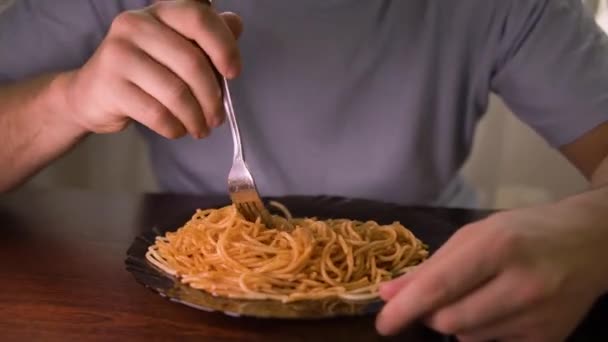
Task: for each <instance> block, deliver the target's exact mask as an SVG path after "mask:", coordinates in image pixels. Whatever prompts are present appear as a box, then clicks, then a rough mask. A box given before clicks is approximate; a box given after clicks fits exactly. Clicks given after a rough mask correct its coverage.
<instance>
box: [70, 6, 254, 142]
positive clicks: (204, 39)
mask: <svg viewBox="0 0 608 342" xmlns="http://www.w3.org/2000/svg"><path fill="white" fill-rule="evenodd" d="M241 30H242V25H241V21H240V19H239V17H237V16H236V15H235V14H232V13H223V14H217V13H216V12H215V11H214V10H213V9H212V8H210V7H209V6H208V5H207V4H205V3H203V2H198V1H192V0H178V1H160V2H157V3H155V4H154V5H153V6H150V7H148V8H145V9H143V10H139V11H130V12H124V13H122V14H120V15H119V16H118V17H117V18H116V19H115V20H114V22H113V24H112V26H111V28H110V31H109V33H108V35H107V37H106V38H105V40H104V41H103V43H102V44H101V45H100V47H99V49H98V50H97V52H96V53H95V54H94V56H93V57H92V58H91V59H90V60H89V61H88V62H87V63H86V64H85V65H84V67H82V68H81V69H79V70H77V71H74V72H71V73H68V74H65V75H63V79H62V80H61V82H62V83H63V84H64V85H65V89H66V92H65V95H66V103H67V104H68V105H67V108H68V110H69V112H70V115H71V117H72V118H73V120H74V121H75V122H76V123H77V124H78V125H80V126H81V127H82V128H83V129H85V130H86V131H88V132H94V133H111V132H117V131H120V130H122V129H124V128H125V127H126V126H127V125H128V123H129V122H130V121H131V119H133V120H135V121H138V122H140V123H142V124H143V125H145V126H147V127H148V128H150V129H152V130H153V131H156V132H157V133H158V134H160V135H162V136H164V137H167V138H178V137H181V136H183V135H184V134H186V133H189V134H190V135H192V136H193V137H196V138H201V137H204V136H206V135H207V134H208V133H209V130H210V128H213V127H217V126H219V125H220V124H221V123H222V121H223V119H224V111H223V107H222V101H221V98H222V92H221V88H220V86H219V83H218V80H217V76H216V71H215V70H217V71H218V72H219V73H220V74H221V75H223V76H225V77H227V78H233V77H235V76H237V75H238V73H239V72H240V69H241V60H240V54H239V49H238V47H237V42H236V38H237V37H238V35H239V34H240V32H241Z"/></svg>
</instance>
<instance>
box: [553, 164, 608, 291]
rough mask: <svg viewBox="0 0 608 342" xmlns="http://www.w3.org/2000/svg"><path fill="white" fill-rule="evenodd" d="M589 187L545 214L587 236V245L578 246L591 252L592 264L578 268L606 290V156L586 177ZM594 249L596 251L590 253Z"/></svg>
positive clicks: (607, 191) (607, 289)
mask: <svg viewBox="0 0 608 342" xmlns="http://www.w3.org/2000/svg"><path fill="white" fill-rule="evenodd" d="M590 181H591V189H589V190H587V191H585V192H582V193H579V194H577V195H574V196H571V197H568V198H565V199H563V200H561V201H559V202H557V203H555V204H553V205H551V206H552V207H553V209H554V210H553V211H552V212H551V214H550V215H549V216H553V219H554V220H558V221H562V222H568V223H569V224H570V225H572V226H573V227H578V228H579V229H577V230H576V232H575V233H576V234H585V235H587V239H586V241H589V245H586V246H580V248H585V249H588V250H589V251H591V254H592V255H595V265H596V266H595V267H596V269H594V270H592V269H589V270H582V271H583V272H588V273H590V274H595V275H597V283H599V284H600V289H599V291H600V292H602V293H608V264H606V262H605V260H608V248H606V246H607V245H608V224H607V223H608V158H605V159H604V160H603V161H602V162H601V163H600V165H599V166H598V167H597V168H596V170H595V172H594V173H593V176H592V177H590ZM593 251H596V252H593Z"/></svg>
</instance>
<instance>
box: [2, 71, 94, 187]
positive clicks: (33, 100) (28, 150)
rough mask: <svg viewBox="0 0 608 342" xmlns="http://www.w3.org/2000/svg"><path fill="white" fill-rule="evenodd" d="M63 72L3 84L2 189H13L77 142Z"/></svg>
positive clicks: (81, 132) (80, 133)
mask: <svg viewBox="0 0 608 342" xmlns="http://www.w3.org/2000/svg"><path fill="white" fill-rule="evenodd" d="M64 79H65V75H64V74H57V75H50V76H43V77H40V78H37V79H34V80H31V81H26V82H21V83H18V84H13V85H6V86H0V165H1V167H0V192H3V191H7V190H10V189H12V188H15V187H16V186H18V185H20V184H21V183H23V182H24V181H25V180H27V179H28V178H29V177H30V176H32V175H33V174H35V173H36V172H38V171H39V170H40V169H42V168H43V167H45V166H46V165H48V164H49V163H50V162H51V161H53V160H54V159H56V158H57V157H59V156H61V155H62V154H63V153H65V152H66V151H68V150H69V149H70V148H71V147H72V146H73V145H74V144H76V143H77V142H78V141H79V140H80V139H81V138H82V137H84V135H85V134H86V132H85V130H84V129H82V128H80V127H79V126H78V125H77V124H76V123H74V122H73V121H72V120H71V119H70V115H69V113H68V110H67V103H66V96H65V91H64V89H65V86H64V83H65V81H64Z"/></svg>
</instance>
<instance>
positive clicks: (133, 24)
mask: <svg viewBox="0 0 608 342" xmlns="http://www.w3.org/2000/svg"><path fill="white" fill-rule="evenodd" d="M141 19H142V17H141V14H140V13H139V12H137V11H125V12H122V13H121V14H119V15H117V16H116V18H114V21H112V25H111V28H110V31H111V32H116V33H130V32H132V30H134V29H136V28H137V27H139V25H140V23H141Z"/></svg>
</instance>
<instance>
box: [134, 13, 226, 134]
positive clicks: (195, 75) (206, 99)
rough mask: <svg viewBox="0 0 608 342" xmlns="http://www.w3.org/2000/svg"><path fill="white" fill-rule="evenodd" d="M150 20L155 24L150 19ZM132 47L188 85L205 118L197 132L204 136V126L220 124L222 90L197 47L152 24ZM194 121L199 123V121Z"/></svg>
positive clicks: (160, 26) (222, 114) (204, 56)
mask: <svg viewBox="0 0 608 342" xmlns="http://www.w3.org/2000/svg"><path fill="white" fill-rule="evenodd" d="M149 20H151V21H155V19H154V18H152V17H150V18H149ZM135 44H137V45H138V47H140V48H141V49H142V50H143V51H146V53H147V54H149V55H150V56H151V57H152V58H153V59H155V60H156V61H157V62H158V63H160V64H162V65H164V66H165V67H166V68H168V69H169V70H170V71H171V72H173V73H174V74H175V75H176V76H177V77H179V78H180V79H181V80H183V81H184V82H185V84H186V85H187V86H188V88H189V90H190V92H191V94H192V95H194V97H195V98H196V101H197V102H198V104H199V105H200V107H201V109H202V113H200V114H201V115H204V117H205V125H204V127H200V129H199V130H200V131H201V132H202V135H206V134H207V127H212V128H215V127H218V126H219V125H220V124H221V123H222V122H223V120H224V110H223V106H222V91H221V89H220V87H219V84H218V82H217V79H216V76H215V72H214V71H213V69H212V67H211V65H210V63H209V60H208V58H207V56H206V55H205V54H204V53H203V51H202V50H201V49H200V48H198V47H197V46H195V45H194V44H192V42H190V41H188V40H186V39H184V38H183V37H182V36H180V35H179V34H178V33H176V32H175V31H173V30H170V29H167V28H166V27H164V26H162V25H157V23H154V22H151V23H150V27H149V28H148V29H147V30H146V32H145V34H142V35H141V36H140V37H139V38H138V39H137V41H135ZM194 120H196V121H198V118H195V119H194ZM187 127H188V126H187ZM189 131H190V130H189Z"/></svg>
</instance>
